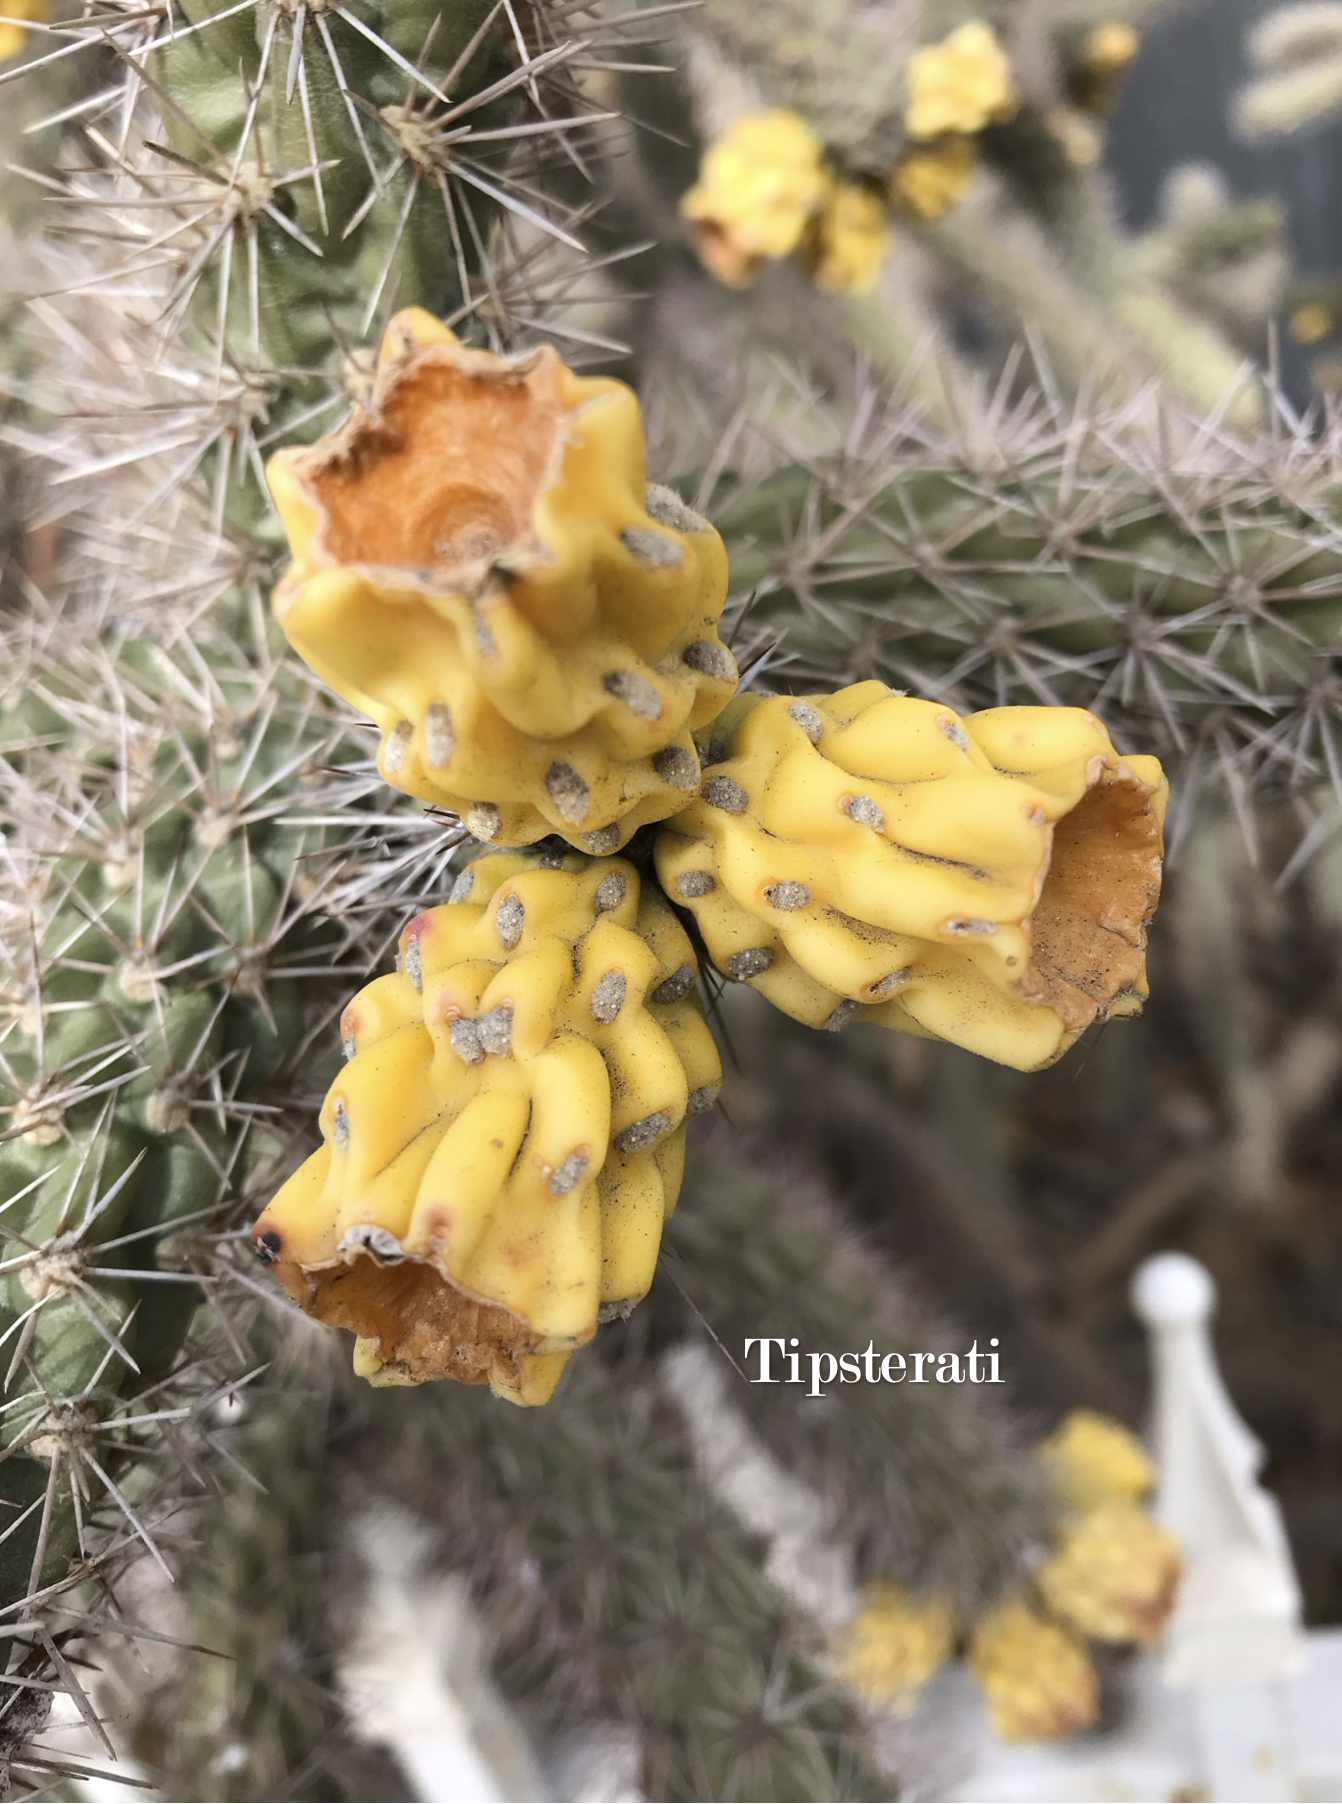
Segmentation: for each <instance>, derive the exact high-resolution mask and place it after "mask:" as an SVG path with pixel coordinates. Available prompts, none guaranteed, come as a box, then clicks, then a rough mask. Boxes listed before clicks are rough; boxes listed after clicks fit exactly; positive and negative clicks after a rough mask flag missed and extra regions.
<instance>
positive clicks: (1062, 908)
mask: <svg viewBox="0 0 1342 1804" xmlns="http://www.w3.org/2000/svg"><path fill="white" fill-rule="evenodd" d="M1162 845H1163V841H1162V836H1161V827H1160V822H1159V820H1158V819H1157V816H1156V812H1155V809H1154V807H1153V806H1152V793H1151V791H1150V789H1149V788H1148V787H1147V786H1146V785H1145V784H1144V783H1141V782H1139V781H1137V779H1135V778H1134V777H1132V776H1130V775H1125V774H1124V773H1123V772H1122V771H1116V770H1106V771H1104V772H1102V773H1101V775H1100V777H1099V780H1098V781H1097V782H1096V783H1094V784H1093V785H1092V786H1091V788H1090V789H1088V790H1087V791H1086V793H1085V795H1084V796H1082V798H1081V800H1080V801H1079V802H1078V803H1077V805H1076V807H1075V808H1073V809H1072V810H1071V811H1070V813H1068V814H1065V815H1064V816H1063V817H1062V819H1061V820H1060V821H1058V822H1057V824H1056V825H1055V827H1054V829H1053V849H1052V854H1051V857H1050V859H1049V867H1048V871H1047V874H1046V875H1045V878H1044V883H1043V888H1042V889H1041V891H1040V895H1039V900H1038V902H1037V903H1036V904H1035V909H1034V915H1033V918H1032V921H1031V930H1032V931H1031V939H1032V952H1031V958H1030V967H1029V970H1028V971H1027V972H1026V973H1025V975H1024V977H1023V978H1022V980H1021V984H1020V988H1021V992H1022V994H1023V995H1025V996H1027V997H1028V999H1029V1000H1030V1001H1031V1002H1037V1003H1041V1004H1043V1005H1044V1006H1045V1007H1047V1008H1053V1009H1056V1010H1057V1011H1058V1013H1059V1014H1060V1015H1061V1016H1062V1018H1063V1021H1064V1023H1065V1024H1066V1026H1067V1028H1068V1030H1069V1031H1071V1030H1074V1029H1079V1028H1082V1027H1086V1026H1088V1025H1089V1024H1090V1022H1092V1021H1093V1020H1094V1019H1095V1017H1096V1015H1097V1013H1099V1012H1100V1011H1101V1010H1102V1009H1107V1008H1108V1007H1109V1006H1110V1005H1111V1004H1112V1003H1113V1002H1114V1000H1115V999H1116V998H1117V997H1118V996H1119V995H1120V994H1121V993H1122V992H1123V991H1125V990H1128V989H1130V988H1131V987H1132V986H1133V985H1134V984H1135V983H1136V982H1137V981H1138V979H1139V978H1140V977H1141V975H1142V969H1143V965H1144V962H1145V950H1144V949H1145V933H1144V928H1145V924H1146V922H1147V921H1148V920H1149V919H1150V917H1151V915H1152V914H1153V913H1154V911H1155V906H1156V902H1157V900H1158V899H1159V896H1160V870H1161V853H1162Z"/></svg>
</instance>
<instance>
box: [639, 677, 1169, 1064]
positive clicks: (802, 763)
mask: <svg viewBox="0 0 1342 1804" xmlns="http://www.w3.org/2000/svg"><path fill="white" fill-rule="evenodd" d="M705 763H706V766H707V769H706V780H705V782H704V784H703V787H702V790H701V792H700V795H699V797H698V799H697V801H695V802H694V803H693V804H692V805H691V807H689V808H688V809H686V810H685V812H684V813H682V814H680V815H678V816H677V818H676V820H675V821H674V823H672V824H671V825H669V826H668V827H667V828H665V829H663V831H662V833H661V834H660V835H659V837H658V842H657V852H656V857H657V871H658V875H659V876H660V878H661V880H662V883H663V886H664V887H665V889H666V891H667V894H668V895H669V896H671V898H672V899H673V901H676V902H678V903H682V904H683V905H684V906H685V907H687V908H689V909H691V910H693V913H694V916H695V919H696V921H697V923H698V926H699V929H700V931H701V933H702V935H703V938H704V941H705V944H706V945H707V947H708V951H709V953H710V955H711V957H712V958H713V960H714V962H715V963H716V964H717V965H718V966H719V968H720V969H721V970H722V971H724V972H725V973H726V975H727V976H728V977H732V978H736V979H738V980H740V981H743V982H747V983H750V984H752V985H753V986H754V987H755V988H756V989H758V990H760V991H762V992H763V993H764V995H766V996H767V997H768V998H769V1000H770V1001H771V1002H774V1003H776V1004H777V1006H778V1007H779V1008H781V1009H782V1010H783V1011H784V1012H785V1013H787V1014H789V1015H793V1016H795V1017H796V1018H797V1019H798V1020H801V1021H805V1022H808V1023H809V1024H810V1025H812V1026H814V1027H830V1028H838V1027H842V1026H843V1025H844V1024H845V1023H846V1022H847V1021H850V1020H852V1019H853V1018H854V1017H855V1016H857V1015H859V1014H860V1015H862V1016H864V1017H865V1018H867V1019H870V1020H872V1021H876V1022H878V1023H880V1024H881V1025H882V1026H885V1027H894V1028H903V1029H906V1030H908V1031H910V1032H913V1033H918V1034H923V1035H925V1036H930V1037H932V1038H937V1039H943V1040H950V1041H953V1042H954V1043H955V1044H956V1045H959V1046H965V1047H968V1048H969V1049H970V1050H971V1051H973V1052H977V1053H981V1054H982V1055H983V1056H984V1057H986V1058H990V1059H996V1060H998V1061H999V1062H1001V1063H1002V1064H1006V1065H1014V1066H1016V1067H1017V1068H1018V1069H1020V1070H1024V1071H1031V1070H1036V1069H1038V1068H1040V1067H1042V1066H1045V1065H1049V1064H1051V1063H1052V1062H1053V1061H1054V1060H1055V1059H1056V1058H1058V1057H1059V1056H1060V1055H1061V1054H1062V1053H1063V1052H1064V1051H1065V1050H1066V1049H1067V1047H1068V1046H1070V1045H1071V1044H1072V1042H1073V1041H1074V1040H1075V1039H1076V1038H1077V1036H1078V1035H1079V1034H1080V1033H1081V1032H1082V1031H1083V1029H1085V1028H1086V1027H1088V1026H1089V1025H1090V1023H1091V1022H1092V1021H1096V1020H1102V1019H1105V1018H1107V1017H1109V1016H1118V1015H1126V1014H1133V1013H1135V1012H1136V1011H1137V1010H1138V1009H1139V1008H1140V1006H1141V1003H1142V1000H1143V999H1144V997H1145V995H1146V959H1145V945H1146V934H1145V927H1146V922H1147V920H1148V918H1149V917H1150V915H1151V913H1152V912H1153V910H1154V908H1155V905H1156V901H1157V898H1158V895H1159V889H1160V865H1161V845H1162V841H1161V829H1162V821H1163V816H1164V809H1165V801H1166V794H1167V791H1166V785H1165V780H1164V777H1163V776H1162V774H1161V769H1160V766H1159V764H1158V763H1157V761H1156V760H1155V759H1154V758H1140V757H1139V758H1121V757H1120V756H1119V755H1118V753H1117V752H1115V750H1114V748H1113V746H1112V744H1111V743H1110V740H1109V736H1108V734H1107V733H1106V732H1105V730H1104V728H1103V727H1102V726H1101V725H1100V723H1099V721H1098V720H1097V719H1096V718H1095V716H1094V715H1093V714H1090V713H1088V712H1087V711H1086V710H1085V709H1081V708H992V709H988V710H986V711H985V712H983V713H979V714H973V715H969V716H967V717H965V718H964V719H961V718H960V717H959V716H958V715H956V714H954V713H952V711H951V710H950V709H949V708H945V707H941V706H939V705H938V704H937V703H935V702H929V701H918V700H915V699H913V698H911V697H908V696H901V695H896V694H894V693H893V692H892V691H891V690H889V689H887V688H886V686H885V685H884V684H883V683H877V682H869V683H858V684H855V685H854V686H853V687H852V688H849V689H842V690H839V691H838V693H837V694H834V695H813V696H806V697H803V698H799V699H793V698H789V697H787V696H773V697H770V698H768V699H761V698H759V697H756V696H742V697H740V698H738V700H737V701H735V702H733V703H732V704H731V706H730V707H729V708H728V709H727V710H726V712H725V713H724V714H723V716H722V717H721V719H720V720H719V721H718V722H717V723H716V725H715V726H714V728H713V743H712V745H711V746H710V747H709V750H708V753H707V755H706V759H705Z"/></svg>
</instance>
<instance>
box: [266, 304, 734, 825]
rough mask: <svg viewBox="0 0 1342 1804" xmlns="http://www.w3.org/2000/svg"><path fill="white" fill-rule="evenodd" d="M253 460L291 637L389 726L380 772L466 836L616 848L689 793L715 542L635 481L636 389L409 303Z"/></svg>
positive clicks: (715, 675)
mask: <svg viewBox="0 0 1342 1804" xmlns="http://www.w3.org/2000/svg"><path fill="white" fill-rule="evenodd" d="M267 475H268V478H269V481H270V487H271V492H272V494H273V496H274V499H275V505H276V507H277V508H278V509H279V513H280V516H281V518H282V520H283V522H284V526H285V530H286V531H287V533H288V535H289V542H290V547H291V550H292V553H293V562H292V565H291V566H290V568H289V570H288V572H287V574H286V575H285V577H284V578H283V580H282V581H281V582H280V584H279V586H278V587H277V589H276V591H275V611H276V614H277V616H278V618H279V620H280V622H281V624H282V625H283V627H284V630H285V632H286V633H287V635H288V637H289V639H290V641H291V643H292V644H293V646H294V648H295V649H296V650H297V651H298V652H299V653H300V655H301V656H302V657H303V658H304V659H305V661H306V662H307V663H308V664H309V665H310V666H311V667H312V669H313V670H315V671H316V673H317V674H318V676H320V677H321V678H322V679H323V680H324V681H325V682H327V683H329V684H330V685H331V687H332V688H333V689H335V690H336V692H337V693H338V694H340V695H342V696H343V697H344V698H345V699H346V701H348V702H350V703H352V704H353V706H355V707H356V708H360V709H362V710H363V712H365V713H366V714H368V715H370V716H371V717H372V719H373V720H374V721H375V722H376V723H377V725H378V728H379V729H380V732H381V748H380V751H379V757H378V763H379V768H380V770H381V771H382V774H383V775H384V776H385V777H386V779H387V781H388V782H390V783H393V784H394V785H395V786H396V787H397V788H398V789H402V790H405V791H406V792H407V793H409V794H410V795H414V796H419V797H420V798H422V799H423V800H425V801H428V802H435V803H438V804H439V805H440V806H442V807H444V808H449V809H451V810H453V811H454V812H456V813H458V814H460V815H462V817H463V818H465V819H467V820H468V821H469V823H470V826H471V831H472V832H473V833H474V834H475V835H476V837H477V838H480V839H484V840H486V841H490V840H492V841H496V842H498V843H500V844H504V845H528V844H531V843H532V842H533V841H535V840H537V839H540V838H543V837H544V836H545V835H547V834H550V833H558V834H560V835H562V836H563V837H564V838H565V839H567V840H568V841H569V842H570V843H571V844H573V845H575V846H578V847H580V848H582V849H585V850H588V851H591V852H597V853H608V852H614V851H617V850H618V849H619V847H621V846H622V845H623V844H624V843H625V842H626V840H627V839H628V838H629V836H630V834H631V833H632V832H633V831H634V830H635V829H636V828H637V827H640V826H643V825H645V824H646V823H648V822H650V821H659V820H663V819H665V818H666V817H667V816H668V815H670V814H674V813H675V812H676V810H677V809H678V808H680V807H681V806H682V805H683V804H684V802H685V799H686V797H687V795H692V794H693V793H694V790H695V787H696V785H697V782H698V777H699V764H698V757H697V754H696V751H695V747H694V741H693V739H692V737H691V733H692V730H693V729H696V728H699V727H702V726H704V725H706V724H707V723H708V722H709V721H711V720H712V719H713V718H714V717H715V716H716V715H717V714H718V712H719V711H720V710H721V709H722V707H723V706H724V705H725V704H726V702H727V701H728V700H729V699H730V697H731V695H732V693H733V691H734V690H735V688H736V681H737V674H736V665H735V663H734V661H733V659H732V656H731V653H730V652H729V651H727V649H726V647H725V646H723V645H722V643H721V641H720V640H719V638H718V630H717V628H718V619H719V616H720V614H721V612H722V604H723V600H724V598H725V596H726V592H727V559H726V553H725V551H724V550H723V546H722V541H721V540H720V539H719V537H718V535H717V533H716V532H715V531H714V530H713V528H712V527H711V526H710V525H709V524H708V522H707V521H706V520H703V519H701V518H700V517H699V516H698V515H697V514H694V513H693V512H692V511H691V510H690V509H689V508H687V507H686V506H685V505H684V504H683V503H682V502H681V501H680V500H679V498H678V497H677V496H675V495H674V494H672V493H671V491H670V490H667V489H660V488H658V487H656V486H655V485H653V486H651V487H650V486H649V485H648V484H647V481H646V475H645V456H644V444H643V428H642V419H641V415H640V412H639V406H638V401H637V399H636V398H635V396H634V394H633V391H632V390H631V389H629V388H627V387H626V386H625V385H624V383H622V382H616V381H613V380H610V379H607V378H604V377H581V376H576V375H574V373H573V372H572V371H571V370H570V369H568V368H567V367H566V366H565V365H564V364H563V363H562V362H561V360H560V358H559V356H558V353H557V352H556V351H555V350H554V348H553V346H549V345H545V346H542V347H540V348H539V349H538V350H535V351H532V352H529V353H527V354H526V355H525V356H523V357H518V358H511V359H509V358H502V357H497V356H494V355H493V354H492V353H490V352H487V351H474V350H468V349H467V348H466V347H465V346H463V345H462V344H461V343H460V342H459V341H458V340H457V338H456V337H455V336H454V335H453V334H452V333H451V332H450V331H449V330H448V329H447V327H446V326H444V325H442V324H441V323H440V322H439V321H438V320H436V319H434V318H433V317H432V316H431V315H430V314H428V313H424V312H422V311H420V310H419V309H415V308H412V309H409V310H408V311H406V312H403V313H398V314H397V315H396V316H395V317H394V318H393V320H392V321H391V324H390V325H389V326H388V328H387V332H386V335H385V337H384V339H383V342H382V348H381V352H380V358H379V366H378V371H377V375H376V378H375V381H374V383H373V386H372V389H371V392H370V394H369V396H368V398H367V403H366V405H357V404H356V406H355V407H354V409H353V412H352V414H351V416H350V418H349V420H348V422H347V423H346V424H345V425H344V426H343V427H342V428H341V429H340V430H339V431H337V432H335V433H333V434H331V435H329V436H328V437H327V438H324V439H320V440H318V441H317V443H316V444H315V445H312V446H309V447H293V448H290V449H287V450H284V451H280V452H278V453H277V454H276V456H275V457H273V458H272V459H271V461H270V464H269V466H268V470H267Z"/></svg>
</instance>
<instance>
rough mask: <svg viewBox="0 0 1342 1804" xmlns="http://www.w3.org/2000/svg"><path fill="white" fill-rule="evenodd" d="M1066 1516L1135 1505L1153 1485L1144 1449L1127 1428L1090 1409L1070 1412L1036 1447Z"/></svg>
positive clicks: (1152, 1473)
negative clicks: (1104, 1506) (1120, 1504)
mask: <svg viewBox="0 0 1342 1804" xmlns="http://www.w3.org/2000/svg"><path fill="white" fill-rule="evenodd" d="M1039 1457H1040V1458H1041V1459H1042V1460H1043V1462H1044V1464H1045V1466H1046V1467H1047V1468H1048V1471H1049V1475H1050V1476H1051V1477H1052V1479H1053V1482H1054V1484H1055V1485H1056V1486H1057V1488H1058V1492H1059V1495H1060V1496H1061V1497H1062V1499H1063V1501H1064V1503H1065V1504H1066V1505H1067V1508H1068V1509H1069V1510H1074V1511H1076V1512H1077V1513H1078V1514H1085V1512H1086V1511H1088V1510H1093V1509H1095V1508H1096V1506H1097V1505H1099V1504H1102V1503H1112V1502H1125V1503H1136V1502H1137V1501H1138V1500H1139V1499H1140V1498H1143V1497H1145V1496H1146V1494H1147V1492H1148V1491H1149V1490H1150V1489H1151V1487H1152V1485H1153V1484H1154V1483H1155V1480H1156V1469H1155V1467H1154V1466H1153V1465H1152V1463H1151V1460H1150V1457H1149V1455H1148V1454H1147V1451H1146V1449H1145V1448H1144V1447H1143V1446H1142V1444H1141V1442H1140V1441H1139V1440H1138V1439H1137V1437H1136V1435H1135V1434H1134V1433H1133V1432H1132V1430H1131V1429H1130V1428H1125V1427H1124V1426H1123V1424H1122V1423H1121V1422H1116V1421H1115V1420H1114V1418H1113V1417H1112V1416H1103V1415H1100V1414H1099V1412H1098V1411H1097V1410H1093V1409H1074V1410H1072V1411H1070V1413H1069V1414H1067V1415H1066V1416H1064V1417H1063V1419H1062V1421H1061V1422H1060V1423H1059V1424H1058V1426H1057V1427H1056V1428H1055V1429H1054V1430H1053V1433H1052V1434H1051V1435H1049V1437H1048V1439H1047V1440H1045V1441H1042V1442H1041V1443H1040V1446H1039Z"/></svg>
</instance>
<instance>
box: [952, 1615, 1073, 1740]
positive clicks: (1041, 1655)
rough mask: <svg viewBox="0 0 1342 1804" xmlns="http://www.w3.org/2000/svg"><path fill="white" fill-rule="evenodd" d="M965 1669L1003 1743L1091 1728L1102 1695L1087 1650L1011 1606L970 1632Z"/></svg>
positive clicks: (1041, 1620) (1064, 1632)
mask: <svg viewBox="0 0 1342 1804" xmlns="http://www.w3.org/2000/svg"><path fill="white" fill-rule="evenodd" d="M969 1669H970V1671H971V1672H972V1673H973V1674H974V1677H975V1678H976V1679H977V1680H978V1682H979V1684H980V1685H982V1687H983V1690H984V1693H985V1695H986V1697H987V1700H988V1714H989V1716H990V1718H991V1720H992V1725H993V1728H994V1729H995V1730H996V1731H997V1733H998V1734H999V1735H1000V1736H1001V1737H1002V1739H1003V1741H1050V1740H1054V1739H1056V1738H1057V1737H1060V1736H1063V1735H1071V1734H1073V1733H1074V1732H1075V1731H1076V1730H1077V1729H1084V1728H1086V1727H1087V1726H1088V1725H1089V1724H1090V1723H1093V1722H1094V1720H1095V1717H1096V1715H1097V1714H1098V1711H1099V1705H1100V1687H1099V1680H1098V1677H1097V1675H1096V1672H1095V1668H1094V1667H1093V1666H1092V1665H1091V1662H1090V1657H1089V1655H1088V1654H1087V1653H1086V1649H1085V1647H1084V1645H1083V1644H1082V1643H1081V1642H1080V1641H1078V1640H1077V1639H1076V1637H1075V1636H1074V1635H1071V1634H1069V1633H1068V1631H1067V1630H1066V1629H1064V1628H1060V1627H1059V1625H1058V1624H1057V1623H1054V1622H1049V1621H1047V1620H1046V1619H1045V1618H1044V1617H1042V1616H1039V1615H1036V1614H1035V1612H1034V1611H1033V1610H1031V1609H1030V1607H1029V1606H1028V1604H1026V1603H1024V1602H1023V1601H1022V1600H1021V1599H1020V1598H1018V1597H1013V1598H1008V1599H1007V1601H1006V1602H1005V1603H1001V1604H999V1605H997V1607H996V1608H995V1609H993V1610H990V1611H989V1612H988V1614H987V1615H986V1616H983V1617H980V1619H979V1621H978V1623H977V1624H976V1625H975V1629H974V1633H973V1636H972V1638H971V1640H970V1644H969Z"/></svg>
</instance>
